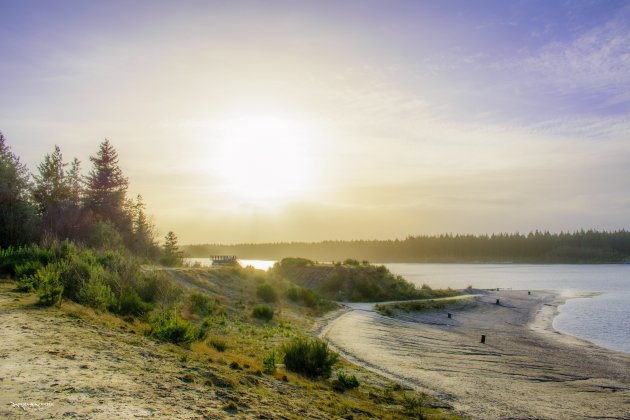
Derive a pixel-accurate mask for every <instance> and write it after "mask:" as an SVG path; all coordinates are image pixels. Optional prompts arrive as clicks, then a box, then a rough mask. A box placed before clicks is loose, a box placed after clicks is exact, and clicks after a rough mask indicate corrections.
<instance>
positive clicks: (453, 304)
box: [374, 297, 476, 316]
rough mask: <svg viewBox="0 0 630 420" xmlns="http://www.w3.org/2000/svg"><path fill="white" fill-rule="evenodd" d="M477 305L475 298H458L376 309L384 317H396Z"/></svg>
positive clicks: (389, 304) (392, 305) (375, 307)
mask: <svg viewBox="0 0 630 420" xmlns="http://www.w3.org/2000/svg"><path fill="white" fill-rule="evenodd" d="M474 305H476V300H475V298H474V297H467V298H458V299H439V300H434V299H425V300H411V301H408V302H396V303H386V304H378V305H376V306H374V309H375V310H376V311H377V312H379V313H380V314H382V315H386V316H395V314H396V312H398V311H400V312H423V311H435V310H439V309H452V310H455V309H464V308H469V307H472V306H474Z"/></svg>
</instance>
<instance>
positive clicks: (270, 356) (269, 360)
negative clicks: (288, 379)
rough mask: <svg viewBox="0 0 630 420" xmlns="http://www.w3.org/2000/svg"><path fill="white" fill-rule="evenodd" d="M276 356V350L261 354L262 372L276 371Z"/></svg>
mask: <svg viewBox="0 0 630 420" xmlns="http://www.w3.org/2000/svg"><path fill="white" fill-rule="evenodd" d="M276 357H277V356H276V352H275V351H273V350H272V351H270V352H269V353H267V354H265V355H264V356H263V359H262V364H263V372H265V373H269V374H271V373H274V372H275V371H276Z"/></svg>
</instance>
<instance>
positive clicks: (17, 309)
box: [0, 267, 456, 419]
mask: <svg viewBox="0 0 630 420" xmlns="http://www.w3.org/2000/svg"><path fill="white" fill-rule="evenodd" d="M143 270H144V271H148V272H152V271H154V270H158V271H160V272H161V273H162V274H163V275H164V276H166V277H169V278H171V279H172V281H173V283H177V285H178V287H179V288H181V289H180V290H181V293H182V294H181V295H180V296H181V297H180V298H179V302H180V303H179V304H178V306H176V307H175V308H178V309H179V311H180V312H179V315H178V316H179V317H181V318H179V319H181V320H182V322H188V323H190V325H197V326H198V327H199V328H201V327H202V326H205V327H206V330H205V336H204V337H203V338H199V339H195V340H193V341H192V342H190V343H181V344H178V345H176V344H173V343H169V342H168V341H167V340H165V339H163V338H162V339H161V338H159V337H158V336H155V335H154V334H153V333H152V332H154V331H155V324H152V322H153V321H151V319H152V318H151V317H146V316H126V317H118V316H115V315H113V314H111V313H109V312H104V311H100V310H95V309H92V308H89V307H86V306H82V305H79V304H77V303H74V302H71V301H67V300H64V301H62V303H61V305H60V306H58V307H57V306H52V307H42V306H40V305H38V304H37V296H36V295H33V294H28V293H19V292H17V291H16V289H15V287H16V284H15V283H14V282H12V281H6V280H5V281H4V282H0V321H1V322H2V325H4V326H5V327H4V328H2V329H0V371H1V372H2V377H1V378H0V396H1V397H0V399H1V400H2V401H0V403H1V407H2V408H1V409H0V410H1V411H0V415H2V416H4V417H16V416H21V415H25V416H28V417H35V418H50V417H62V416H66V417H96V418H105V417H156V418H224V417H232V416H245V417H247V418H294V419H298V418H300V419H301V418H317V419H319V418H340V417H345V418H408V417H414V416H415V415H416V414H415V413H417V406H416V405H413V404H412V405H409V401H423V405H424V412H425V413H427V414H430V417H429V418H444V419H447V418H456V416H454V415H453V414H452V413H451V412H449V411H448V410H445V409H444V408H437V407H444V404H443V403H440V402H437V401H435V400H434V399H432V398H430V397H428V396H422V395H419V394H416V393H415V392H412V391H409V390H405V389H403V388H401V387H400V386H399V385H397V384H395V383H392V382H390V381H388V380H385V379H383V378H381V377H379V376H377V375H375V374H372V373H370V372H368V371H367V370H364V369H362V368H359V367H357V366H355V365H352V364H350V363H348V362H346V361H343V360H342V361H340V362H339V363H338V364H337V365H336V366H335V368H334V371H333V376H332V377H331V378H327V377H321V378H309V377H305V376H303V375H300V374H297V373H294V372H291V371H289V370H287V369H286V368H285V367H284V366H283V365H282V364H278V365H277V366H276V367H275V368H274V369H273V370H271V371H267V370H266V368H265V363H264V356H265V355H266V354H268V353H269V352H270V351H277V350H278V349H279V348H280V347H281V345H282V344H283V343H286V342H289V341H291V340H292V339H293V338H295V337H308V336H309V335H311V334H312V333H313V331H314V329H317V328H319V327H320V326H321V323H322V322H326V321H325V320H326V319H329V318H330V317H331V316H332V317H334V316H335V312H333V313H330V314H328V315H326V316H325V317H324V318H320V317H318V316H317V315H318V314H321V313H325V312H327V311H328V309H329V308H332V306H331V305H330V304H327V303H326V302H325V301H323V300H320V301H318V302H316V304H315V305H307V304H306V303H305V302H303V301H297V302H294V301H293V300H291V299H288V298H287V297H285V293H286V291H288V290H294V289H295V286H293V285H292V284H291V283H289V282H288V281H286V280H285V279H283V278H280V277H275V276H268V275H267V274H266V273H264V272H262V271H256V270H240V269H238V268H222V269H212V268H210V269H162V268H153V267H144V268H143ZM263 285H269V286H272V287H273V290H275V291H276V292H277V294H276V295H275V298H271V297H270V296H271V295H269V294H264V293H263V294H261V293H260V290H268V288H265V287H261V286H263ZM172 287H173V288H176V286H175V285H173V286H172ZM265 300H270V301H273V302H270V303H269V304H270V305H273V308H274V313H273V319H271V320H262V319H258V318H256V317H255V316H253V315H252V309H253V308H255V307H256V306H258V305H260V304H261V303H260V302H261V301H265ZM195 302H197V303H195ZM199 302H204V303H205V305H206V306H205V307H204V308H205V309H204V312H205V314H201V313H200V310H199ZM339 372H344V373H345V374H346V375H348V377H350V376H352V377H356V378H357V379H358V383H359V384H360V386H359V387H358V388H356V389H350V390H346V391H345V392H344V391H343V390H342V391H339V390H336V389H334V385H335V379H334V378H335V377H336V375H337V373H339ZM431 407H434V408H431Z"/></svg>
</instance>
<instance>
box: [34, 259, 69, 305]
mask: <svg viewBox="0 0 630 420" xmlns="http://www.w3.org/2000/svg"><path fill="white" fill-rule="evenodd" d="M34 277H35V278H36V280H35V282H36V283H37V284H38V289H37V293H38V294H39V303H40V304H41V305H43V306H52V305H57V304H59V303H60V302H61V298H62V296H63V284H61V281H60V280H59V277H60V272H59V267H58V266H57V264H48V265H47V266H46V267H44V268H41V269H39V270H38V271H37V273H36V274H35V276H34Z"/></svg>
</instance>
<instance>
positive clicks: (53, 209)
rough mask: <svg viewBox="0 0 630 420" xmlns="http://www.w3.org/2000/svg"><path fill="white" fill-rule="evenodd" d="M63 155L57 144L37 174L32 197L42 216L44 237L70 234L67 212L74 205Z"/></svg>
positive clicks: (45, 158)
mask: <svg viewBox="0 0 630 420" xmlns="http://www.w3.org/2000/svg"><path fill="white" fill-rule="evenodd" d="M67 165H68V164H67V163H64V162H63V156H62V154H61V149H60V148H59V146H57V145H55V149H54V151H53V153H52V154H47V155H46V156H45V157H44V160H43V162H42V163H40V164H39V165H38V167H37V169H38V172H39V175H34V176H33V178H34V179H35V187H34V189H33V199H34V200H35V204H36V205H37V209H38V212H39V214H40V216H41V220H42V227H43V233H44V235H45V236H52V237H55V238H57V237H68V236H69V232H68V230H69V228H68V223H69V222H70V220H69V219H68V216H69V215H68V214H67V213H69V210H70V206H71V198H72V197H71V189H70V183H69V179H68V177H67V174H66V171H65V167H66V166H67Z"/></svg>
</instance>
